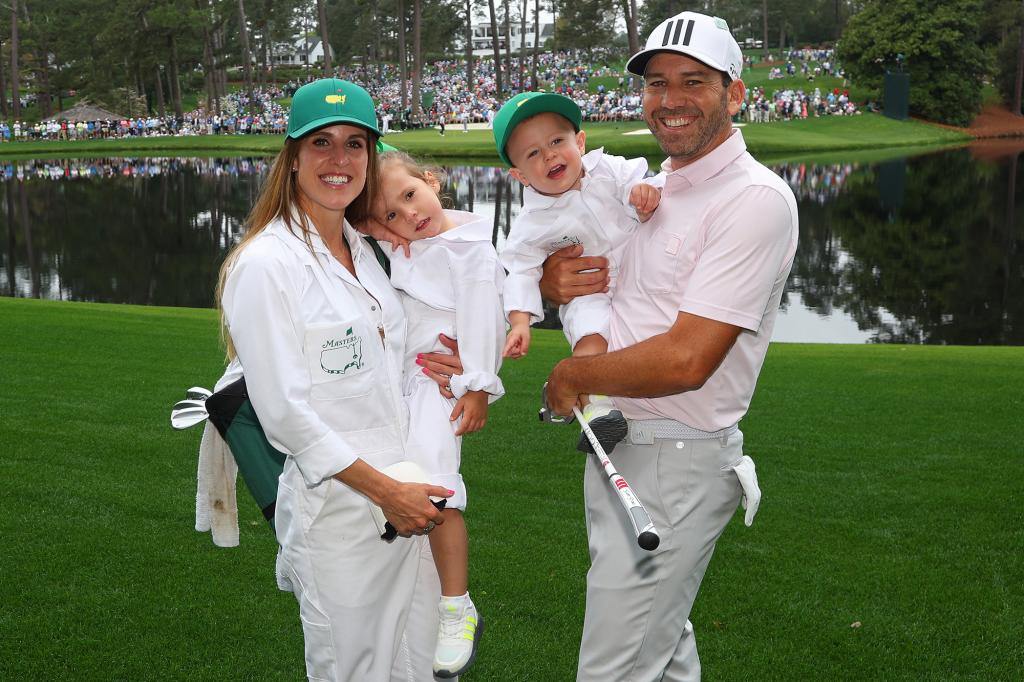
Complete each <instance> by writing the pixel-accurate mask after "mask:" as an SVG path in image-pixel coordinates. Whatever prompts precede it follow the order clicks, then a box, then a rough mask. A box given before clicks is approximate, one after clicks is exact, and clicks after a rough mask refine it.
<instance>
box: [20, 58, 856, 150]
mask: <svg viewBox="0 0 1024 682" xmlns="http://www.w3.org/2000/svg"><path fill="white" fill-rule="evenodd" d="M782 56H783V58H784V59H785V60H786V65H785V74H783V73H782V67H773V69H772V74H777V75H778V76H779V77H781V78H786V77H787V76H796V75H797V72H798V71H799V72H800V73H801V74H804V75H805V76H807V78H808V79H809V80H813V78H814V76H816V75H819V74H825V75H842V70H841V69H838V68H837V67H836V66H835V57H834V54H833V52H832V50H830V49H820V50H819V49H801V50H792V51H789V52H787V53H785V54H783V55H782ZM620 58H621V55H617V54H614V53H613V52H612V51H610V50H600V49H599V50H595V51H593V52H590V53H585V52H576V51H565V52H548V53H545V54H542V55H539V56H538V68H537V76H538V80H539V81H540V84H541V86H542V87H544V88H545V89H547V90H553V91H555V92H559V93H562V94H564V95H566V96H567V97H570V98H572V99H573V100H574V101H575V102H576V103H577V104H578V105H579V106H580V109H581V110H582V111H583V117H584V120H586V121H632V120H640V119H641V118H642V108H641V96H640V92H639V87H640V82H639V79H636V78H634V77H633V76H631V75H629V74H627V73H623V72H619V71H617V70H615V69H614V68H612V67H610V66H608V64H609V63H617V62H618V60H619V59H620ZM769 59H772V57H771V56H769ZM513 65H514V68H513V73H512V74H511V75H510V76H507V79H508V80H509V81H510V82H509V83H508V85H507V86H506V90H510V91H509V92H506V93H505V94H503V95H501V96H499V95H498V88H497V79H496V76H495V71H494V61H493V60H490V59H478V60H476V61H475V62H474V71H473V79H472V82H470V81H469V78H468V76H467V73H466V69H465V65H464V63H463V62H461V61H460V60H441V61H436V62H433V63H431V64H429V65H427V67H426V68H425V69H424V75H423V79H422V85H421V92H422V93H423V94H424V95H425V98H424V100H425V103H426V106H425V107H424V108H423V109H422V111H421V112H419V113H418V114H416V113H413V110H412V107H411V105H410V101H411V98H412V93H411V85H410V84H408V83H407V85H406V87H407V94H406V97H405V104H404V106H403V101H402V100H403V98H402V94H401V86H400V82H401V79H400V77H399V74H398V69H397V67H396V66H395V65H393V64H383V63H381V64H374V65H371V66H369V67H368V68H365V69H364V68H362V67H360V68H357V69H348V68H344V67H339V68H337V69H336V73H337V75H338V77H340V78H345V79H347V80H352V81H355V82H358V83H360V84H363V85H364V86H365V87H366V88H367V90H369V91H370V93H371V94H372V95H373V97H374V99H375V100H376V101H377V102H378V114H379V117H380V121H379V122H380V126H381V130H382V131H383V132H392V131H396V130H405V129H409V128H421V127H440V128H441V130H442V133H443V130H444V128H445V127H451V128H454V129H456V130H458V129H459V128H460V127H461V129H462V130H467V129H468V128H469V125H470V124H474V123H485V124H490V122H491V120H492V119H493V117H494V115H495V113H496V112H497V110H498V109H499V108H500V106H501V104H502V102H503V101H504V100H505V99H506V98H507V97H509V96H510V95H511V94H514V93H516V92H519V91H520V90H521V89H523V88H526V87H530V72H531V70H532V61H531V59H529V58H528V59H527V61H526V63H525V64H524V65H523V69H522V71H521V72H520V69H519V62H518V58H516V57H514V58H513ZM316 77H319V74H316V75H312V74H311V75H310V76H309V77H308V78H307V79H303V80H298V81H296V80H292V81H289V82H288V83H285V84H284V85H281V86H262V87H259V88H256V89H255V90H254V100H255V101H254V102H249V99H248V94H247V93H246V92H244V91H242V90H237V91H234V92H231V93H229V94H228V95H227V96H226V97H225V98H223V99H222V100H221V102H220V109H219V111H208V110H207V109H206V108H204V107H199V108H197V109H195V110H193V111H190V112H188V113H186V114H185V115H184V116H183V117H181V118H177V117H175V116H174V115H166V116H130V117H126V118H113V119H104V120H95V121H66V120H54V121H44V122H31V123H29V122H24V121H12V122H7V121H0V140H2V141H4V142H8V141H11V140H79V139H99V138H110V137H119V138H123V137H137V136H153V135H225V134H227V135H231V134H239V135H242V134H275V135H280V134H283V133H284V132H285V129H286V126H287V110H286V108H285V107H283V106H282V105H281V104H280V103H279V102H280V101H281V100H282V99H284V98H287V97H290V96H291V95H292V93H294V92H295V90H296V89H298V88H299V87H300V86H301V85H303V83H304V82H305V80H312V79H314V78H316ZM594 78H599V79H600V81H599V82H598V83H597V85H596V86H595V87H591V80H592V79H594ZM853 113H859V112H857V109H856V107H855V106H854V105H853V103H852V102H850V100H849V92H848V91H842V92H840V91H839V90H838V89H835V90H833V91H830V92H827V93H826V94H824V95H822V93H821V92H820V90H819V89H818V88H815V89H814V90H813V92H812V91H810V90H809V88H808V89H794V88H785V89H779V90H776V91H775V92H773V93H772V95H771V96H768V95H767V94H766V93H765V90H764V88H750V89H749V90H748V92H747V100H746V101H745V102H744V104H743V110H742V112H741V114H740V116H739V117H738V119H739V120H741V121H745V122H749V123H760V122H768V121H775V120H790V119H793V118H806V117H808V116H812V115H813V116H823V115H830V114H853Z"/></svg>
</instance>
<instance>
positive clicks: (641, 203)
mask: <svg viewBox="0 0 1024 682" xmlns="http://www.w3.org/2000/svg"><path fill="white" fill-rule="evenodd" d="M660 203H661V190H660V189H658V188H657V187H654V186H653V185H648V184H647V183H646V182H638V183H637V184H635V185H633V189H631V190H630V191H629V204H630V206H632V207H633V208H635V209H636V213H637V217H639V218H640V222H642V223H646V222H647V221H648V220H649V219H650V217H651V215H652V214H653V213H654V212H655V211H656V210H657V208H658V204H660Z"/></svg>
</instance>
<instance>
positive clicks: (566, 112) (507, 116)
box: [493, 92, 583, 166]
mask: <svg viewBox="0 0 1024 682" xmlns="http://www.w3.org/2000/svg"><path fill="white" fill-rule="evenodd" d="M545 112H550V113H552V114H558V115H559V116H563V117H565V118H566V119H567V120H568V121H569V123H572V127H573V128H574V129H575V130H576V132H579V131H580V124H581V123H582V122H583V112H581V111H580V108H579V107H578V106H576V102H573V101H572V100H571V99H569V98H568V97H566V96H564V95H556V94H555V93H553V92H521V93H519V94H518V95H516V96H515V97H513V98H512V99H510V100H509V101H507V102H505V104H504V106H502V107H501V109H499V110H498V113H497V115H496V116H495V117H494V122H493V126H494V144H495V145H496V146H497V148H498V156H500V157H501V160H502V161H504V162H505V163H506V164H508V165H509V166H512V165H514V164H513V163H512V162H511V161H510V160H509V158H508V154H506V153H505V146H506V145H507V144H508V138H509V137H511V136H512V131H513V130H515V129H516V126H517V125H519V124H520V123H522V122H523V121H525V120H526V119H528V118H530V117H531V116H536V115H537V114H543V113H545Z"/></svg>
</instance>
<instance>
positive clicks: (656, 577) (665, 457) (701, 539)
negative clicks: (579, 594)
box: [576, 430, 743, 682]
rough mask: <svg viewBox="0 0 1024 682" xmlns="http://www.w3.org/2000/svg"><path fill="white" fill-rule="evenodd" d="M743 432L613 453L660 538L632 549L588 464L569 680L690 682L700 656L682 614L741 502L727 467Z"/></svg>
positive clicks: (596, 468)
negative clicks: (581, 587)
mask: <svg viewBox="0 0 1024 682" xmlns="http://www.w3.org/2000/svg"><path fill="white" fill-rule="evenodd" d="M742 456H743V434H742V433H741V432H740V431H738V430H737V431H734V432H733V433H732V434H730V435H728V436H721V437H717V438H714V439H709V440H682V439H674V438H673V439H655V440H654V442H653V443H652V444H639V445H638V444H634V443H632V442H630V439H629V437H627V440H625V441H623V442H622V443H620V444H619V445H617V446H616V448H615V451H614V452H613V453H612V455H611V459H612V461H613V462H614V464H615V467H616V468H617V469H618V470H619V473H621V474H622V475H623V476H624V477H625V479H626V480H627V481H628V482H629V484H630V486H631V487H632V488H633V491H634V492H635V493H636V494H637V497H639V498H640V501H641V502H642V503H643V504H644V506H645V507H646V508H647V511H648V512H649V513H650V515H651V519H652V520H653V521H654V525H655V526H656V527H657V529H658V532H659V533H660V535H661V544H660V545H659V547H658V549H656V550H655V551H653V552H647V551H645V550H642V549H640V548H639V547H638V546H637V543H636V535H635V533H634V532H633V528H632V526H631V525H630V523H629V520H628V519H627V518H626V515H625V513H624V512H623V509H622V507H621V505H620V503H619V501H618V498H617V496H616V494H615V492H614V491H613V490H612V488H611V486H610V485H609V484H608V481H607V477H606V476H605V474H604V471H603V469H602V468H601V466H600V465H599V464H598V463H597V461H596V458H594V457H590V458H588V460H587V464H586V474H585V477H584V497H585V500H586V510H587V535H588V538H589V542H590V560H591V567H590V571H589V572H588V573H587V610H586V616H585V618H584V623H583V641H582V643H581V645H580V660H579V670H578V673H577V677H576V679H577V682H656V681H664V682H683V681H686V682H691V681H696V680H699V679H700V659H699V658H698V656H697V644H696V641H695V638H694V633H693V626H692V625H691V624H690V621H689V617H690V609H691V607H692V606H693V601H694V599H695V598H696V597H697V591H698V589H699V588H700V583H701V580H702V579H703V578H704V571H705V570H706V569H707V566H708V562H709V561H710V560H711V555H712V553H713V552H714V550H715V543H716V542H717V541H718V537H719V536H720V535H721V534H722V531H723V530H725V526H726V524H728V522H729V519H731V518H732V515H733V513H734V512H735V511H736V508H737V506H738V505H739V502H740V497H741V492H742V491H741V487H740V483H739V479H738V478H737V476H736V473H735V472H734V471H733V469H732V467H733V466H736V465H737V464H739V462H740V460H741V458H742Z"/></svg>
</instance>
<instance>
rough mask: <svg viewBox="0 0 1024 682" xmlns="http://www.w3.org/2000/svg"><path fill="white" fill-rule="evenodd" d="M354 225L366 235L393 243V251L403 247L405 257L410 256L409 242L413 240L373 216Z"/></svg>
mask: <svg viewBox="0 0 1024 682" xmlns="http://www.w3.org/2000/svg"><path fill="white" fill-rule="evenodd" d="M352 227H354V228H356V229H357V230H359V231H360V232H361V233H363V234H365V235H369V236H371V237H373V238H374V239H376V240H377V241H379V242H387V243H388V244H391V251H392V253H394V252H395V251H397V250H398V247H402V251H404V252H405V257H406V258H408V257H409V254H410V250H409V244H410V243H411V242H410V241H409V240H408V239H406V238H405V237H403V236H401V235H399V234H398V233H396V232H392V231H391V230H389V229H388V228H387V226H386V225H384V224H383V223H379V222H377V221H376V220H374V219H373V218H367V219H366V220H361V221H359V222H358V223H355V224H354V225H353V226H352Z"/></svg>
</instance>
